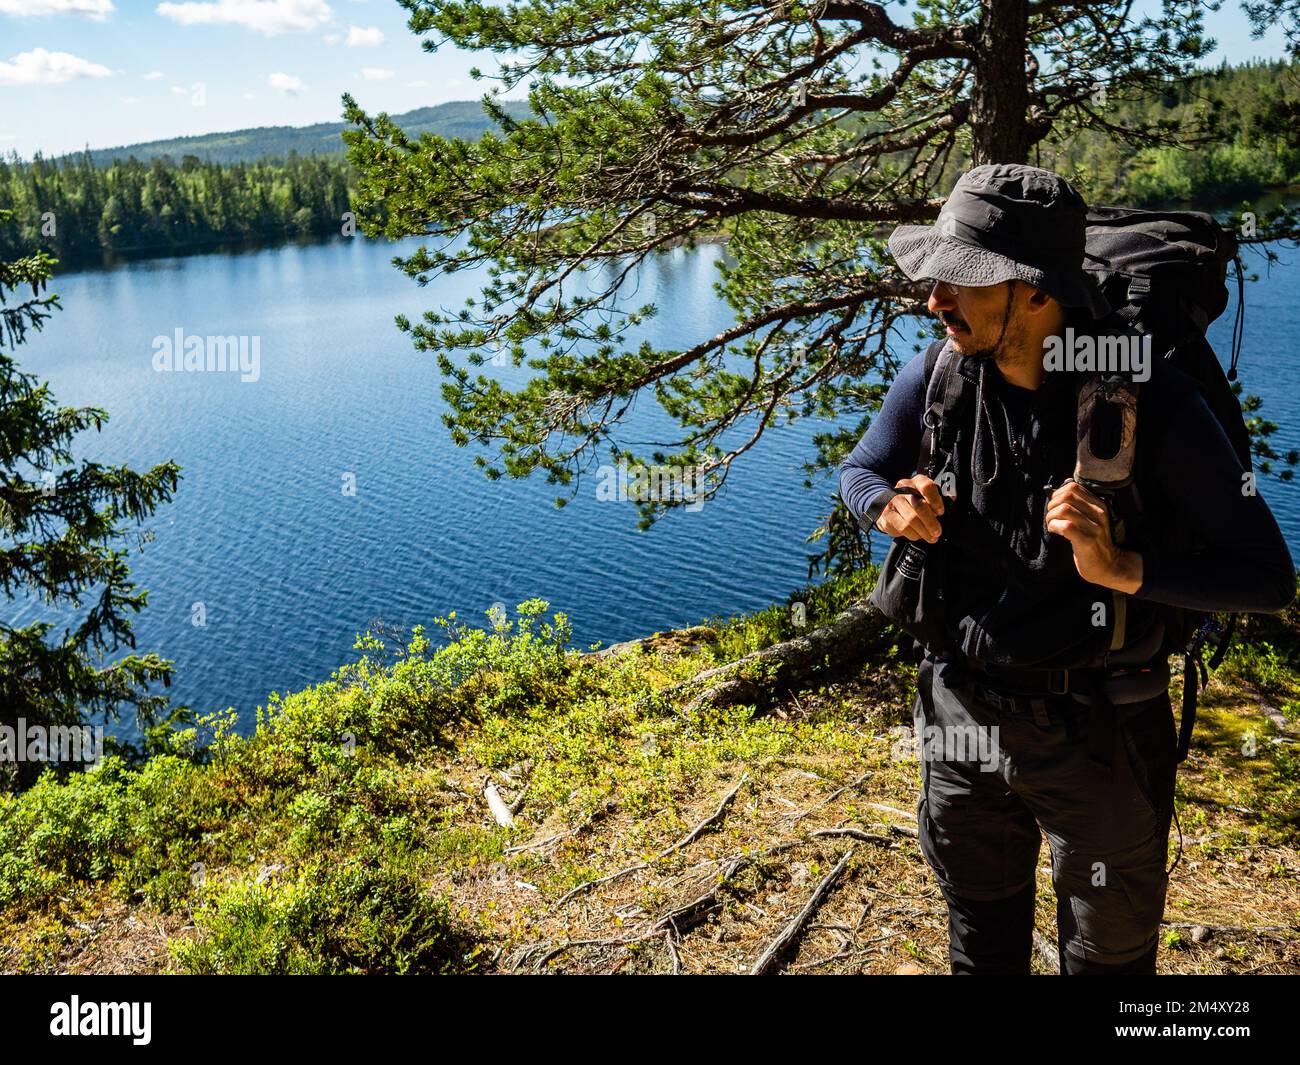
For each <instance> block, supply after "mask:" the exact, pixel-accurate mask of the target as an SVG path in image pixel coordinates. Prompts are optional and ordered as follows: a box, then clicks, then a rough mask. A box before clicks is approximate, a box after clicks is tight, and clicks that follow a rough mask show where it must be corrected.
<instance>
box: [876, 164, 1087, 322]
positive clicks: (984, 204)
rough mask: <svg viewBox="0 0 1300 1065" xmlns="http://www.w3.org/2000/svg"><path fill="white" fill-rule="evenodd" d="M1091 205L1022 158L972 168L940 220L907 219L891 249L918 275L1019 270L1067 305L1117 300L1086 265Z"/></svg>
mask: <svg viewBox="0 0 1300 1065" xmlns="http://www.w3.org/2000/svg"><path fill="white" fill-rule="evenodd" d="M1086 215H1087V206H1086V205H1085V204H1084V202H1083V198H1082V197H1081V196H1080V195H1079V194H1078V193H1077V192H1075V191H1074V189H1073V187H1071V185H1070V183H1069V182H1068V181H1066V180H1065V178H1063V177H1061V176H1060V175H1059V174H1054V173H1052V171H1050V170H1042V169H1040V168H1038V167H1036V166H1024V165H1022V164H1019V163H988V164H985V165H984V166H977V167H975V168H974V169H972V170H968V171H967V172H966V173H964V174H963V175H962V176H961V177H960V178H958V179H957V184H956V185H955V186H954V187H953V190H952V193H951V195H949V197H948V200H947V202H946V203H944V205H943V209H942V210H941V211H940V212H939V217H938V218H937V219H936V220H935V223H934V225H932V226H899V227H898V228H897V229H895V230H894V232H893V233H891V234H890V236H889V250H890V251H891V252H893V253H894V259H895V261H896V262H897V263H898V265H899V268H900V269H901V270H902V271H903V273H905V274H906V275H907V276H908V277H910V278H911V279H912V280H913V281H919V280H922V279H925V280H934V281H947V282H948V283H949V284H952V285H971V286H983V285H996V284H998V283H999V282H1001V281H1010V280H1012V279H1013V278H1019V279H1020V280H1021V281H1026V282H1028V283H1029V284H1031V285H1034V286H1035V287H1037V288H1041V289H1042V290H1043V291H1044V292H1046V293H1047V294H1048V295H1050V296H1053V297H1055V298H1056V299H1057V300H1059V301H1060V302H1061V303H1062V304H1063V305H1065V306H1067V307H1083V308H1086V309H1087V310H1088V311H1089V313H1091V315H1092V316H1093V317H1094V318H1104V317H1106V315H1107V314H1109V313H1110V310H1111V307H1110V304H1109V303H1107V301H1106V297H1105V296H1103V295H1102V294H1101V290H1100V289H1099V288H1098V287H1097V284H1096V282H1095V281H1094V280H1093V279H1092V277H1091V275H1089V274H1088V273H1087V272H1086V271H1085V270H1084V269H1083V251H1084V238H1085V234H1086V228H1087V222H1086Z"/></svg>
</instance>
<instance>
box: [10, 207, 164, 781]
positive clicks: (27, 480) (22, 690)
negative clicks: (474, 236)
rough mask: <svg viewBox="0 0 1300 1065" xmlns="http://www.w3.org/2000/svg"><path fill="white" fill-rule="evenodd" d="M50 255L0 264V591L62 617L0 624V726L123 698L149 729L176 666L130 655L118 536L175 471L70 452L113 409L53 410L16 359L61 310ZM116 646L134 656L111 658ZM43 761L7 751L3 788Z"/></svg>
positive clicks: (41, 386)
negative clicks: (159, 685) (155, 686)
mask: <svg viewBox="0 0 1300 1065" xmlns="http://www.w3.org/2000/svg"><path fill="white" fill-rule="evenodd" d="M2 215H3V213H2V212H0V223H3V222H5V221H7V220H6V219H5V218H4V217H3V216H2ZM55 262H56V260H55V259H53V258H52V257H51V256H49V255H48V254H46V253H43V252H38V253H36V254H34V255H31V256H28V257H25V258H21V259H17V260H14V261H8V262H5V261H0V591H3V593H4V595H5V596H6V597H7V598H8V600H9V601H10V602H11V603H12V602H14V601H15V600H16V599H18V598H25V599H26V600H28V601H31V600H32V599H35V600H38V601H39V602H41V603H42V604H43V605H44V606H45V607H46V608H49V609H52V610H57V611H60V612H61V613H62V614H63V615H64V616H65V617H67V618H68V620H67V622H66V624H59V625H56V624H55V623H53V622H50V621H38V622H34V623H32V624H29V625H24V626H16V625H12V624H9V623H8V622H7V621H5V622H0V725H7V726H9V727H10V728H16V726H17V724H18V722H19V721H20V720H21V721H22V722H23V723H24V725H25V726H26V727H27V728H31V727H32V726H40V727H49V726H69V725H79V724H83V723H87V722H91V721H94V720H98V719H111V720H117V719H118V718H119V716H120V714H121V711H122V708H123V707H124V706H131V707H134V710H135V713H136V720H137V724H138V725H139V726H140V727H142V728H148V727H149V726H152V725H156V724H157V723H159V722H160V721H161V720H162V719H163V717H164V714H166V713H167V711H168V700H167V697H166V696H165V695H162V694H158V693H156V692H151V691H150V684H151V683H152V682H156V681H162V682H163V685H164V686H166V685H168V684H170V680H171V675H172V665H171V663H170V662H169V661H165V660H163V659H162V658H160V657H159V656H158V655H156V654H153V653H148V654H137V653H134V648H135V636H134V634H133V632H132V616H133V615H134V614H135V613H137V612H138V611H139V610H140V609H141V608H142V607H143V606H144V605H145V603H146V599H147V593H146V592H145V591H144V590H143V589H140V588H138V587H136V586H135V585H134V584H133V583H132V582H131V578H130V573H129V570H128V567H127V557H126V550H125V547H126V546H127V540H128V537H129V534H130V532H131V530H130V528H129V526H130V525H131V524H133V523H134V524H139V523H140V522H142V521H143V520H144V519H145V518H147V517H148V516H149V515H150V514H152V513H153V511H154V510H155V509H156V508H157V507H158V506H159V505H160V504H162V503H165V502H167V501H168V500H170V499H171V497H172V493H173V492H174V491H175V489H176V485H177V482H178V480H179V476H180V468H179V467H178V466H177V465H176V464H175V463H173V462H165V463H160V464H159V465H157V466H154V467H153V468H152V469H150V470H148V471H147V472H145V473H137V472H135V471H133V470H131V469H129V468H127V467H126V466H105V465H101V464H99V463H95V462H90V461H86V460H83V461H81V462H80V463H77V462H76V461H75V459H74V457H73V453H72V441H73V438H74V437H75V436H76V434H77V433H80V432H82V431H84V430H87V429H90V428H92V427H93V428H94V429H96V430H99V429H100V428H101V427H102V426H103V424H104V422H105V421H106V420H107V418H108V415H107V414H106V412H104V411H103V410H99V409H97V408H93V407H83V408H72V407H59V406H58V405H57V404H56V403H55V400H54V397H53V396H52V395H51V393H50V389H49V386H48V384H47V383H42V382H39V381H38V379H37V378H35V377H34V376H32V375H30V374H27V373H24V372H23V371H22V370H21V369H20V368H19V365H18V363H17V361H16V360H15V358H14V351H15V349H16V348H17V347H18V345H20V344H23V343H24V342H26V341H27V340H29V339H30V337H31V334H32V333H33V332H39V331H40V330H41V329H42V328H43V327H44V326H45V324H46V321H47V320H48V319H49V318H50V317H51V315H52V313H53V311H54V310H56V309H58V308H59V301H58V297H57V296H55V295H52V294H47V293H46V289H47V287H48V284H49V281H50V277H51V271H52V268H53V266H54V265H55ZM123 647H126V648H129V649H131V651H132V653H130V654H126V655H124V656H123V657H120V658H117V659H116V660H112V659H111V656H112V655H114V654H116V653H117V652H118V651H119V649H121V648H123ZM39 769H40V766H39V765H36V764H33V763H31V762H28V761H25V760H17V759H13V753H12V750H11V752H10V754H9V755H8V760H6V761H3V762H0V786H4V787H7V788H13V787H15V786H22V785H24V784H27V783H30V782H31V780H32V779H34V778H35V776H36V775H38V770H39Z"/></svg>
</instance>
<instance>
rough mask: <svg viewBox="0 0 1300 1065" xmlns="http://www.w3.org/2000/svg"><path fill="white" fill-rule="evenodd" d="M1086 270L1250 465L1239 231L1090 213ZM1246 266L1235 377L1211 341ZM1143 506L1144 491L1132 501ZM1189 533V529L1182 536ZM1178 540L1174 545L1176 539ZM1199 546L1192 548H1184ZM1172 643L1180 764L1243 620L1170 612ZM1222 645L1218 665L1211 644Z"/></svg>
mask: <svg viewBox="0 0 1300 1065" xmlns="http://www.w3.org/2000/svg"><path fill="white" fill-rule="evenodd" d="M1087 226H1088V229H1087V243H1086V247H1085V252H1084V268H1085V269H1086V270H1087V271H1088V272H1089V273H1091V274H1092V275H1093V277H1094V278H1095V279H1096V281H1097V282H1098V284H1099V285H1100V286H1101V290H1102V292H1103V294H1104V295H1105V296H1106V299H1107V300H1108V302H1109V303H1110V305H1111V307H1112V308H1113V309H1114V315H1115V317H1116V318H1117V319H1119V320H1120V321H1121V322H1123V323H1124V324H1125V325H1128V326H1130V327H1132V328H1135V329H1138V330H1140V331H1141V332H1143V333H1148V334H1150V335H1151V337H1152V341H1153V346H1154V350H1155V351H1156V353H1157V355H1158V357H1159V358H1161V359H1163V360H1164V361H1166V362H1167V363H1169V364H1170V365H1173V366H1176V367H1177V368H1178V369H1179V370H1181V371H1182V372H1183V373H1185V374H1187V376H1188V377H1190V378H1191V379H1192V380H1193V381H1195V382H1196V384H1197V385H1198V387H1199V388H1200V390H1201V394H1202V396H1203V397H1204V399H1205V402H1206V405H1207V406H1208V407H1209V408H1210V411H1211V412H1212V413H1213V414H1214V416H1215V418H1216V419H1217V420H1218V422H1219V424H1220V425H1221V426H1222V427H1223V431H1224V433H1225V435H1226V436H1227V438H1228V440H1229V442H1230V443H1231V444H1232V447H1233V450H1234V451H1235V452H1236V453H1237V458H1238V460H1239V461H1240V462H1241V465H1242V468H1243V469H1244V470H1246V471H1249V470H1250V468H1251V446H1250V431H1249V430H1248V429H1247V428H1246V420H1245V417H1244V416H1243V414H1242V410H1241V403H1240V402H1239V400H1238V399H1237V396H1236V394H1235V393H1234V392H1233V390H1232V385H1231V384H1230V383H1229V382H1231V381H1234V380H1236V377H1237V359H1238V358H1239V356H1240V354H1241V341H1242V334H1243V329H1244V326H1245V301H1244V299H1243V296H1244V285H1243V275H1242V266H1241V258H1240V254H1239V250H1238V245H1237V238H1236V235H1235V234H1234V233H1233V231H1232V230H1230V229H1227V228H1225V227H1224V226H1222V225H1220V224H1219V223H1218V222H1217V221H1216V220H1215V219H1214V218H1213V217H1212V216H1211V215H1208V214H1203V213H1200V212H1193V211H1143V210H1134V209H1131V208H1126V207H1094V208H1092V209H1091V210H1089V212H1088V217H1087ZM1229 263H1234V264H1235V266H1236V279H1237V310H1236V318H1235V320H1234V322H1233V330H1232V351H1231V360H1230V364H1229V368H1228V372H1227V374H1226V375H1225V373H1224V371H1223V367H1222V366H1221V365H1220V364H1219V360H1218V357H1217V356H1216V355H1215V353H1214V349H1213V348H1212V347H1211V346H1210V343H1209V341H1208V340H1207V339H1206V336H1205V332H1206V329H1207V328H1208V327H1209V325H1210V323H1211V322H1213V321H1214V320H1215V319H1217V318H1218V317H1219V316H1220V315H1221V314H1223V312H1224V310H1225V308H1226V307H1227V306H1228V287H1227V277H1228V264H1229ZM1126 502H1127V504H1128V506H1129V509H1130V510H1132V511H1137V510H1140V507H1141V502H1140V499H1139V498H1138V497H1137V495H1136V493H1131V495H1130V497H1129V499H1128V500H1127V501H1126ZM1180 530H1181V535H1184V536H1189V535H1190V534H1189V533H1187V532H1186V531H1185V530H1182V527H1181V526H1178V527H1176V528H1175V529H1174V530H1172V534H1173V535H1175V536H1176V535H1180ZM1166 543H1168V541H1166ZM1173 546H1188V547H1191V546H1195V544H1193V543H1191V542H1187V543H1185V544H1183V545H1177V544H1175V545H1173ZM1162 615H1163V620H1164V623H1165V642H1164V645H1163V646H1162V648H1161V651H1162V652H1163V653H1164V654H1166V655H1169V654H1181V655H1182V656H1183V708H1182V717H1181V720H1180V722H1179V730H1178V760H1179V761H1180V762H1181V761H1182V760H1183V759H1184V758H1186V757H1187V751H1188V748H1189V746H1190V744H1191V738H1192V727H1193V725H1194V723H1195V721H1196V695H1197V689H1198V687H1199V686H1201V685H1203V684H1205V683H1207V682H1208V680H1209V676H1208V672H1207V669H1215V668H1217V666H1218V665H1219V663H1220V662H1222V661H1223V656H1224V655H1225V654H1227V651H1228V644H1229V642H1230V641H1231V639H1232V633H1233V629H1234V628H1235V626H1236V621H1237V616H1236V615H1235V614H1230V615H1227V616H1226V618H1222V619H1221V618H1219V617H1216V616H1214V615H1207V614H1204V613H1200V612H1198V611H1194V610H1186V609H1182V608H1178V607H1170V606H1164V607H1162ZM1214 640H1217V644H1218V645H1217V647H1215V649H1214V652H1213V654H1212V655H1211V657H1210V660H1209V662H1208V664H1207V663H1206V662H1204V661H1203V660H1202V654H1203V650H1204V648H1205V647H1206V646H1207V645H1208V644H1209V643H1210V642H1211V641H1214Z"/></svg>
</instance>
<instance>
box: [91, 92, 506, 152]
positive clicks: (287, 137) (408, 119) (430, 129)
mask: <svg viewBox="0 0 1300 1065" xmlns="http://www.w3.org/2000/svg"><path fill="white" fill-rule="evenodd" d="M501 104H502V108H503V110H504V111H505V112H506V114H508V115H510V116H511V117H513V118H525V117H526V116H527V115H528V114H529V111H528V101H527V100H503V101H502V102H501ZM390 117H391V118H392V120H393V121H394V122H396V123H397V124H398V125H399V126H401V127H402V129H404V130H405V131H406V132H407V133H408V134H410V135H411V136H419V135H420V134H421V133H437V134H440V135H441V136H444V137H460V138H462V139H464V140H477V139H478V138H479V137H481V136H482V135H483V133H484V132H486V131H487V130H488V129H490V128H494V124H493V122H492V121H491V119H489V118H488V116H487V115H486V114H485V113H484V111H483V105H482V103H481V102H480V101H478V100H455V101H452V102H450V103H445V104H437V105H435V106H433V107H417V108H416V109H415V110H414V111H407V112H405V113H404V114H400V115H392V116H390ZM348 128H350V127H349V125H348V123H346V122H318V123H316V124H315V125H313V126H257V127H254V128H250V129H237V130H232V131H231V132H229V133H204V134H200V135H198V136H195V137H173V138H171V139H170V140H159V141H144V142H142V143H140V144H126V145H123V146H121V147H118V148H92V149H90V157H91V160H92V162H93V163H94V164H95V165H96V166H108V165H110V164H111V163H112V162H113V160H114V159H126V158H128V157H130V156H135V158H137V159H141V160H146V161H147V160H150V159H155V158H158V157H159V156H164V155H169V156H171V157H172V158H173V159H175V160H176V161H178V162H179V161H180V159H181V157H182V156H185V155H194V156H198V158H199V159H202V160H204V161H205V162H213V163H253V162H257V161H259V160H263V159H283V158H285V157H286V156H287V155H288V154H289V153H290V152H291V151H294V152H297V153H298V154H299V155H333V154H337V153H340V152H342V151H344V148H345V145H344V144H343V141H342V138H341V137H340V134H341V133H342V132H343V130H345V129H348ZM67 154H69V155H81V154H82V153H81V152H70V153H67Z"/></svg>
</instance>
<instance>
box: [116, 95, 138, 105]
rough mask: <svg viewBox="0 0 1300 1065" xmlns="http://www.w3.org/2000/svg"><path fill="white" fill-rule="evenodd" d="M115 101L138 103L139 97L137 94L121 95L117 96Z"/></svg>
mask: <svg viewBox="0 0 1300 1065" xmlns="http://www.w3.org/2000/svg"><path fill="white" fill-rule="evenodd" d="M117 102H118V103H120V104H138V103H139V102H140V97H138V96H121V97H119V98H118V101H117Z"/></svg>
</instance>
